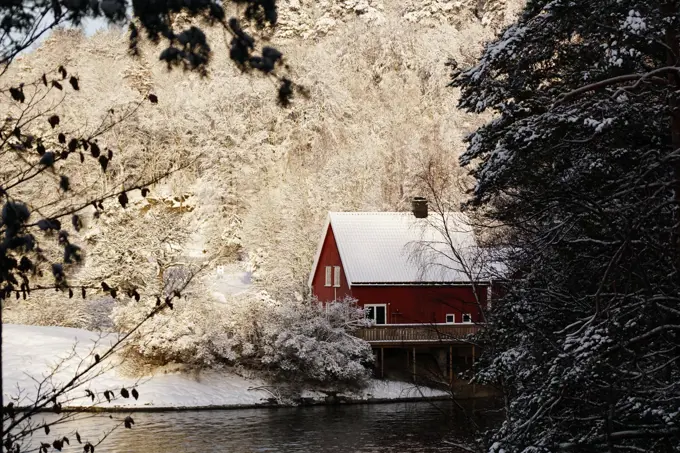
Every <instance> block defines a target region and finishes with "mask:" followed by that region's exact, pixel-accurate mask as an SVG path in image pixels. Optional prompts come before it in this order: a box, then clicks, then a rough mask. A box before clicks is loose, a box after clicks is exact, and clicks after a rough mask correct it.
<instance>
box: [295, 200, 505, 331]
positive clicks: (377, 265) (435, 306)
mask: <svg viewBox="0 0 680 453" xmlns="http://www.w3.org/2000/svg"><path fill="white" fill-rule="evenodd" d="M469 225H470V222H469V221H468V219H467V217H466V216H465V215H464V214H462V213H459V212H449V213H443V214H430V215H428V211H427V203H426V202H425V200H424V199H416V200H414V209H413V211H412V212H330V213H329V214H328V219H327V221H326V225H325V226H324V228H323V232H322V235H321V238H320V241H319V245H318V250H317V253H316V258H315V260H314V265H313V267H312V272H311V274H310V277H309V282H308V283H309V286H310V288H311V291H312V294H313V295H314V296H316V297H317V298H318V299H319V300H320V301H322V302H328V301H333V300H337V299H342V298H345V297H348V296H349V297H353V298H355V299H357V300H358V303H359V305H361V306H363V307H364V308H366V309H367V316H368V317H369V318H371V319H373V320H374V322H375V324H423V323H427V324H472V323H482V322H484V317H483V312H484V310H483V308H484V307H486V306H487V303H488V302H489V300H490V297H491V287H492V274H493V272H489V271H488V266H485V265H483V263H484V261H485V260H484V257H483V256H482V253H481V252H482V250H481V249H480V248H479V247H478V246H477V243H476V240H475V235H474V232H473V231H472V228H471V227H470V226H469Z"/></svg>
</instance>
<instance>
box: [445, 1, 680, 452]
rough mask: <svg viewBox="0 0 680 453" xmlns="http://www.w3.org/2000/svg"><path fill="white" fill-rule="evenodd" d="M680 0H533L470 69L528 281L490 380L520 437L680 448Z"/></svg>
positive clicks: (482, 195) (523, 444)
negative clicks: (502, 395)
mask: <svg viewBox="0 0 680 453" xmlns="http://www.w3.org/2000/svg"><path fill="white" fill-rule="evenodd" d="M679 34H680V4H679V3H678V2H677V1H664V2H662V1H656V0H649V1H644V2H639V1H635V0H618V1H613V0H612V1H599V2H592V1H583V0H575V1H569V2H566V1H559V0H558V1H551V2H548V1H545V0H532V1H529V2H528V4H527V6H526V9H525V11H524V14H523V15H522V16H521V18H520V19H519V21H518V23H516V24H514V25H512V26H510V27H509V28H508V29H507V30H506V31H505V32H504V33H503V35H502V36H501V37H500V38H499V39H498V40H497V41H496V42H493V43H490V44H489V45H488V46H487V48H486V50H485V52H484V54H483V56H482V58H481V60H480V62H479V63H478V65H477V66H476V67H474V68H472V69H470V70H467V71H460V70H458V69H457V68H456V66H455V64H454V65H452V69H453V70H454V77H455V79H454V82H453V85H455V86H459V87H461V88H462V99H461V102H460V105H461V107H462V108H465V109H467V110H469V111H473V112H481V111H492V112H494V113H495V114H496V117H495V118H494V120H493V121H491V122H489V123H487V124H486V125H485V126H484V127H482V128H480V129H479V130H477V131H476V132H475V133H474V134H472V135H471V136H470V137H469V139H468V142H469V148H468V150H467V152H466V153H465V154H464V155H463V157H462V163H463V164H464V165H467V166H469V167H470V168H471V169H472V174H473V175H474V176H475V178H476V181H477V183H476V186H475V189H474V193H473V194H472V200H471V202H470V204H469V206H468V207H471V208H478V209H479V210H480V212H482V213H483V214H485V215H486V216H487V217H488V218H489V219H490V221H492V222H493V223H494V224H495V225H497V226H498V225H500V227H498V228H497V230H502V233H503V234H500V235H499V238H500V239H499V240H498V245H499V246H500V249H501V250H502V251H503V255H504V258H505V262H506V264H507V265H508V267H509V274H510V276H511V277H512V280H511V282H510V285H509V289H508V293H507V295H506V296H505V297H504V298H503V300H502V301H498V302H497V303H496V305H495V310H494V312H493V314H492V317H491V319H490V323H489V328H488V329H487V333H486V337H485V341H486V350H485V354H484V356H483V358H482V366H481V368H480V370H479V372H478V375H477V379H478V380H480V381H482V382H486V383H490V384H494V385H497V386H499V387H500V388H502V389H503V391H504V392H505V396H506V398H507V399H506V401H507V404H506V421H505V423H504V424H503V426H502V427H501V428H500V429H499V430H496V431H494V432H492V433H490V437H489V438H488V442H489V443H488V445H487V446H491V449H492V451H501V450H503V451H505V452H508V453H509V452H548V451H579V452H600V451H607V452H624V451H640V452H642V451H645V452H652V451H654V452H677V451H680V430H678V422H680V411H678V407H680V406H679V405H678V402H679V401H680V349H678V345H679V344H680V298H679V297H678V294H680V154H679V152H680V113H679V110H678V95H679V93H680V65H679V61H678V55H680V52H679V49H680V42H679Z"/></svg>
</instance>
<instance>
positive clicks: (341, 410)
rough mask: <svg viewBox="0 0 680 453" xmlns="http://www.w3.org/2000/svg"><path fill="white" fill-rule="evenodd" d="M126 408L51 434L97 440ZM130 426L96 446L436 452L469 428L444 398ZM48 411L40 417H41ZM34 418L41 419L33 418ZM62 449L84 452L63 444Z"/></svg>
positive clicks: (150, 452)
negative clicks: (432, 401)
mask: <svg viewBox="0 0 680 453" xmlns="http://www.w3.org/2000/svg"><path fill="white" fill-rule="evenodd" d="M125 415H126V414H117V413H114V414H110V415H109V414H97V415H92V414H89V415H78V417H79V419H78V420H75V421H72V422H69V423H68V425H66V426H63V427H58V426H57V427H54V429H53V430H52V431H53V432H51V433H50V435H49V436H44V434H43V433H42V432H41V434H40V435H39V436H36V437H35V438H34V439H33V441H32V442H33V444H34V445H35V444H36V442H38V441H43V442H45V441H49V442H51V441H52V440H54V439H55V438H56V436H57V435H59V436H61V435H63V434H66V435H69V436H70V440H71V443H72V444H73V443H74V442H75V439H74V436H73V431H74V430H75V429H74V428H75V427H77V429H78V431H79V432H80V433H81V435H82V436H83V441H85V440H86V439H87V440H90V441H91V442H92V443H95V442H96V440H97V439H98V438H100V437H101V436H102V435H103V434H105V433H106V432H108V431H109V430H110V429H111V428H112V427H113V426H115V425H116V424H117V423H120V420H122V419H123V418H125ZM132 416H133V418H134V421H135V424H134V427H133V428H132V429H118V430H115V431H113V432H112V433H111V434H110V435H109V436H108V438H106V439H105V440H104V442H102V443H101V445H99V446H98V447H97V449H96V451H97V453H137V452H138V453H161V452H163V453H166V452H178V453H199V452H200V453H205V452H224V453H255V452H258V453H259V452H268V453H298V452H300V453H302V452H304V453H339V452H343V453H388V452H389V453H405V452H409V453H439V452H447V453H450V452H452V451H456V448H454V447H453V446H452V445H453V444H455V443H459V442H461V441H464V440H465V438H466V436H468V435H469V432H470V428H469V424H468V422H467V421H466V419H465V418H464V417H463V416H462V415H461V414H460V413H459V411H457V410H455V409H454V407H453V405H452V404H451V403H449V402H437V403H428V402H421V403H393V404H373V405H369V404H362V405H341V406H313V407H298V408H268V409H246V410H215V411H188V412H161V413H152V412H146V413H137V414H133V415H132ZM43 417H44V418H45V420H49V418H51V417H53V415H45V416H42V415H41V416H39V417H37V418H38V419H41V418H43ZM35 421H36V422H38V421H39V420H35ZM65 451H82V449H75V448H74V447H73V446H72V447H71V448H68V447H67V448H66V449H65Z"/></svg>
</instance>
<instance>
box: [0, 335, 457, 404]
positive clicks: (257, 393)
mask: <svg viewBox="0 0 680 453" xmlns="http://www.w3.org/2000/svg"><path fill="white" fill-rule="evenodd" d="M116 339H117V337H116V336H115V335H112V334H108V335H106V336H100V335H98V334H96V333H94V332H89V331H87V330H82V329H71V328H66V327H38V326H23V325H12V324H4V325H3V335H2V341H3V345H2V378H3V405H5V404H7V403H8V402H9V401H10V400H14V401H16V398H18V399H19V400H18V402H15V404H17V405H20V406H24V405H28V404H30V403H31V402H32V401H33V400H34V399H35V395H36V393H37V387H38V383H39V382H41V381H43V379H44V377H45V376H48V375H49V374H50V371H51V370H53V369H55V366H56V365H57V363H58V362H60V361H61V359H67V360H66V361H65V362H63V363H62V364H61V366H59V368H58V369H57V371H56V373H54V376H53V378H52V379H51V381H48V382H50V383H53V384H54V385H58V384H59V383H60V382H61V383H64V382H67V381H68V380H69V379H71V378H72V377H73V376H74V374H75V373H76V372H77V370H78V366H79V364H80V369H81V370H82V369H83V366H84V365H87V364H89V363H91V360H92V357H91V355H90V352H91V351H92V350H93V348H94V349H95V350H96V351H102V350H105V349H106V348H107V347H108V346H109V345H110V344H111V343H112V342H113V341H116ZM81 357H82V358H85V361H84V362H82V364H81ZM105 363H113V362H108V361H105ZM123 370H124V365H122V366H118V367H116V368H112V367H108V369H104V370H101V374H99V375H98V376H96V377H94V379H93V380H92V381H91V382H88V383H87V384H85V385H84V386H83V387H80V388H78V389H76V390H75V391H73V392H71V393H70V394H68V395H67V396H66V399H68V400H69V401H68V402H67V403H66V402H64V403H63V405H64V406H88V405H90V404H91V400H90V399H89V398H86V397H85V389H91V390H92V391H93V392H96V393H97V396H98V399H100V403H99V404H98V406H99V407H102V408H107V407H155V408H161V407H206V406H225V407H226V406H242V405H257V404H262V403H265V402H266V401H267V399H268V398H270V397H271V396H272V395H271V394H270V393H269V392H268V391H267V390H264V389H257V387H263V386H267V384H265V382H263V381H260V380H257V379H245V378H243V377H241V376H238V375H235V374H233V373H230V372H226V371H203V372H195V373H181V372H174V373H167V374H157V375H154V376H148V377H144V378H141V379H136V378H131V377H126V376H125V375H124V374H123ZM43 385H44V384H43ZM123 387H125V388H127V389H128V390H130V389H132V388H133V387H135V388H137V390H138V391H139V399H138V400H135V399H134V398H132V397H130V398H127V399H124V398H121V397H120V393H119V391H120V389H121V388H123ZM43 388H44V387H43ZM105 390H112V391H114V393H115V395H116V397H117V398H116V399H115V400H114V401H111V402H110V403H109V402H107V401H106V399H104V397H103V396H102V395H103V392H104V391H105ZM303 396H307V397H311V398H313V399H315V400H323V398H324V397H325V395H324V394H322V393H319V392H305V394H303ZM346 396H348V397H350V398H352V399H356V400H368V399H402V398H422V397H441V396H446V393H445V392H442V391H439V390H434V389H429V388H424V387H420V386H419V387H416V386H414V385H413V384H411V383H406V382H396V381H380V380H373V381H372V382H371V383H370V385H369V386H368V388H366V389H365V390H363V391H362V392H359V393H358V394H351V395H346Z"/></svg>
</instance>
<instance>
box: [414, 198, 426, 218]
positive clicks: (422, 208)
mask: <svg viewBox="0 0 680 453" xmlns="http://www.w3.org/2000/svg"><path fill="white" fill-rule="evenodd" d="M411 212H413V215H414V216H415V217H416V218H417V219H425V218H427V200H426V199H425V198H423V197H413V200H412V201H411Z"/></svg>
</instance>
